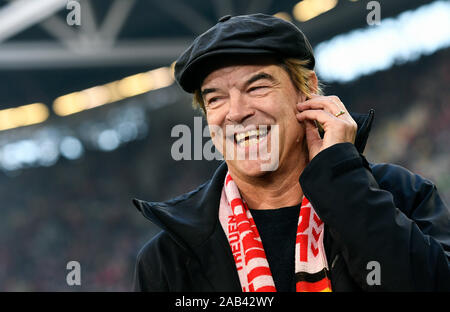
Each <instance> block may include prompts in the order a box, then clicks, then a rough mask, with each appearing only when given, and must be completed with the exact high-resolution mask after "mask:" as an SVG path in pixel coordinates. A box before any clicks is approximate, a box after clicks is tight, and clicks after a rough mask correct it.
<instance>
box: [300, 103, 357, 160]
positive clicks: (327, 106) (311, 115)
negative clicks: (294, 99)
mask: <svg viewBox="0 0 450 312" xmlns="http://www.w3.org/2000/svg"><path fill="white" fill-rule="evenodd" d="M297 108H298V110H299V113H297V114H296V115H297V119H298V121H299V122H304V123H305V129H306V142H307V144H308V148H309V160H312V159H313V158H314V157H315V156H316V155H317V154H318V153H319V152H321V151H323V150H324V149H326V148H328V147H330V146H332V145H334V144H337V143H344V142H350V143H352V144H354V143H355V138H356V130H357V127H358V126H357V124H356V122H355V121H354V120H353V118H352V117H351V116H350V114H349V113H348V111H347V109H346V108H345V106H344V104H343V103H342V102H341V100H340V99H339V98H338V97H337V96H333V95H332V96H319V95H313V96H312V97H311V98H310V99H309V100H306V101H304V102H301V103H298V104H297ZM342 112H343V113H342ZM314 121H317V122H319V123H320V124H321V125H322V127H323V130H324V131H325V134H324V136H323V139H321V138H320V135H319V132H318V130H317V127H316V124H315V123H314Z"/></svg>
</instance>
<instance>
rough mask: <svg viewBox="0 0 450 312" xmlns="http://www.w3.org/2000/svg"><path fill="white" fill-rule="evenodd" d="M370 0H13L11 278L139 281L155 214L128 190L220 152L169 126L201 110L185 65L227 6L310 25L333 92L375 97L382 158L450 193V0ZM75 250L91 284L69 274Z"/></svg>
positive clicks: (169, 189) (0, 3)
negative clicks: (194, 155)
mask: <svg viewBox="0 0 450 312" xmlns="http://www.w3.org/2000/svg"><path fill="white" fill-rule="evenodd" d="M368 2H369V1H358V0H354V1H350V0H339V1H338V0H320V1H316V0H303V1H301V2H298V1H294V0H276V1H275V0H247V1H234V0H209V1H206V0H189V1H188V0H166V1H160V0H114V1H113V0H91V1H88V0H79V1H77V3H79V5H80V8H81V20H80V21H81V24H80V25H73V26H69V25H68V22H67V20H68V14H70V13H71V12H75V11H74V10H75V9H76V8H75V7H76V4H74V1H66V0H39V1H38V0H16V1H7V0H0V199H1V204H0V290H1V291H79V290H81V291H128V290H131V289H132V276H133V269H134V261H135V257H136V254H137V252H138V250H139V249H140V248H141V247H142V245H143V244H144V243H145V242H146V241H147V240H149V239H150V238H151V237H152V236H153V235H154V234H155V233H156V232H157V231H158V229H156V228H155V227H154V226H153V225H152V224H150V223H149V222H148V221H147V220H146V219H144V218H143V217H142V216H141V215H140V214H139V213H138V211H137V210H136V209H135V208H134V207H133V206H132V203H131V199H132V198H134V197H137V198H141V199H147V200H152V201H159V200H165V199H168V198H170V197H172V196H175V195H178V194H180V193H183V192H186V191H189V190H191V189H192V188H193V187H195V186H196V185H197V184H199V183H201V182H204V181H205V180H207V179H208V178H209V176H210V174H211V172H212V171H213V170H214V169H215V168H216V166H217V165H218V162H217V161H207V160H195V161H175V160H173V159H172V157H171V146H172V144H173V142H174V141H176V140H177V138H173V137H171V129H172V128H173V127H174V126H175V125H177V124H187V125H190V126H192V125H193V121H194V118H193V116H201V114H200V113H199V112H195V111H193V110H192V109H191V106H190V102H191V100H190V96H189V95H187V94H185V93H183V92H182V91H181V89H180V88H179V87H178V86H177V85H176V83H174V81H173V76H172V66H173V62H174V61H175V60H176V58H177V56H178V55H179V54H180V53H181V52H182V51H183V50H184V49H185V48H186V47H187V45H188V44H189V42H190V41H191V40H192V39H193V38H194V36H195V35H198V34H200V33H202V32H203V31H205V30H206V29H207V28H209V27H210V26H212V25H213V24H214V23H215V22H216V21H217V19H218V18H220V17H221V16H223V15H226V14H233V15H237V14H247V13H256V12H261V13H267V14H276V15H277V16H280V17H282V18H285V19H288V20H291V21H292V22H294V23H296V24H297V25H299V26H300V27H301V28H302V29H303V30H304V32H305V33H306V34H307V36H308V37H309V38H310V40H311V43H312V44H313V46H314V48H315V51H316V55H317V63H318V66H317V71H318V74H319V78H321V79H322V81H323V82H324V84H325V86H326V87H325V92H326V93H327V94H336V95H338V96H339V97H340V98H341V99H342V101H343V102H344V103H345V104H346V106H347V107H348V108H349V110H352V111H356V112H367V111H368V110H369V109H370V108H373V109H375V123H374V126H373V131H372V135H371V137H370V139H369V142H368V146H367V149H366V153H365V154H366V156H367V158H368V159H369V161H372V162H393V163H396V164H399V165H402V166H405V167H407V168H408V169H410V170H412V171H414V172H417V173H419V174H421V175H423V176H425V177H428V178H429V179H431V180H432V181H433V182H435V183H436V184H437V185H438V189H439V190H440V193H441V195H442V197H443V198H444V199H445V200H446V202H447V203H449V202H450V174H449V173H450V158H449V156H448V155H449V151H450V144H449V143H450V106H449V102H450V88H449V86H450V49H449V46H450V3H449V1H422V0H395V1H392V0H380V1H377V3H379V4H380V9H381V11H380V12H381V23H380V24H379V25H368V22H367V15H368V14H369V13H370V12H373V10H371V9H367V4H368ZM372 4H373V2H372ZM375 5H376V3H375ZM74 8H75V9H74ZM205 124H206V123H204V125H205ZM71 260H75V261H78V262H80V264H81V282H82V284H81V286H72V287H71V286H68V285H67V283H66V274H67V273H68V271H67V270H66V264H67V263H68V262H69V261H71Z"/></svg>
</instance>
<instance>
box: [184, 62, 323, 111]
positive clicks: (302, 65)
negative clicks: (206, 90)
mask: <svg viewBox="0 0 450 312" xmlns="http://www.w3.org/2000/svg"><path fill="white" fill-rule="evenodd" d="M308 62H309V60H299V59H295V58H287V59H283V60H282V61H281V62H280V63H279V64H278V65H280V66H281V68H283V69H284V70H285V71H286V72H287V73H288V74H289V77H290V78H291V81H292V83H293V84H294V86H295V88H296V89H297V90H299V91H301V92H302V93H303V94H305V95H306V97H307V98H309V97H311V94H319V95H322V94H323V91H322V83H320V82H319V81H318V83H317V86H316V85H314V81H313V80H311V79H310V77H311V74H313V73H314V71H313V70H312V69H308V68H307V67H306V65H307V64H308ZM192 106H193V107H194V108H195V109H201V110H202V111H203V113H204V114H206V109H205V103H204V101H203V97H202V93H201V90H200V88H198V89H197V90H195V91H194V95H193V98H192Z"/></svg>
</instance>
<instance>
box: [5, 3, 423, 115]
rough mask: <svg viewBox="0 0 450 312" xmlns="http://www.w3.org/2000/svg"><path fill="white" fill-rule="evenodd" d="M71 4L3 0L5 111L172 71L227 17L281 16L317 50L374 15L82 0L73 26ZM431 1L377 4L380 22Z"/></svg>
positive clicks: (338, 7)
mask: <svg viewBox="0 0 450 312" xmlns="http://www.w3.org/2000/svg"><path fill="white" fill-rule="evenodd" d="M308 1H309V0H308ZM70 2H74V1H68V0H39V1H35V0H16V1H11V0H0V109H5V108H10V107H17V106H21V105H24V104H27V103H34V102H42V103H46V105H51V103H52V102H53V100H54V99H55V98H56V97H58V96H61V95H63V94H67V93H70V92H74V91H76V90H82V89H86V88H89V87H91V86H94V85H98V84H102V83H106V82H108V81H112V80H115V79H121V78H123V77H125V76H128V75H133V74H136V73H139V72H142V71H143V70H150V69H153V68H157V67H160V66H170V64H171V63H172V62H174V60H175V59H176V58H177V57H178V55H179V54H180V53H181V52H182V51H183V50H184V49H185V48H186V47H187V45H188V44H189V43H190V42H191V40H192V39H193V38H194V37H195V36H196V35H198V34H200V33H202V32H203V31H205V30H206V29H208V28H209V27H210V26H212V25H213V24H214V23H215V22H216V21H217V20H218V19H219V18H220V17H221V16H224V15H227V14H232V15H238V14H248V13H256V12H262V13H267V14H282V15H283V16H286V17H288V18H290V19H291V20H292V21H293V22H294V23H296V24H297V25H298V26H300V27H301V29H302V30H303V31H304V32H305V33H306V34H307V36H308V37H309V38H310V41H311V43H312V45H313V46H314V45H315V44H317V43H319V42H322V41H324V40H327V39H330V38H332V37H333V36H335V35H337V34H340V33H344V32H348V31H350V30H352V29H355V28H358V27H363V26H365V25H367V22H366V16H367V14H368V12H369V11H368V9H367V3H368V2H369V1H358V0H353V1H352V0H340V1H337V0H334V1H328V2H331V3H332V5H334V7H333V8H332V9H331V10H329V11H327V12H325V13H323V14H321V15H319V17H316V18H311V19H309V20H307V21H303V22H300V21H299V20H297V19H296V18H295V17H294V16H293V8H294V7H295V5H296V4H297V3H298V1H295V0H276V1H275V0H249V1H237V0H229V1H224V0H211V1H204V0H189V1H188V0H166V1H160V0H150V1H149V0H126V1H124V0H78V1H76V2H78V3H79V4H80V9H81V25H80V26H77V25H74V26H69V25H68V23H67V21H66V18H67V15H68V14H69V12H71V10H70V9H68V4H69V3H70ZM325 2H327V1H325ZM333 2H334V4H333ZM429 2H431V1H424V0H396V1H392V0H379V1H378V3H380V7H381V14H382V18H386V17H390V16H394V15H397V14H399V13H401V12H402V11H405V10H409V9H413V8H415V7H418V6H420V5H422V4H425V3H429Z"/></svg>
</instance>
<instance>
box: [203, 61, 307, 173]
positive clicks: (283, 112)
mask: <svg viewBox="0 0 450 312" xmlns="http://www.w3.org/2000/svg"><path fill="white" fill-rule="evenodd" d="M201 92H202V96H203V100H204V103H205V109H206V118H207V121H208V125H209V126H210V130H212V131H211V132H212V133H211V137H212V140H213V142H214V145H215V146H216V148H217V149H218V150H219V151H220V152H221V153H222V154H223V155H224V157H225V161H226V162H227V165H228V168H229V170H230V172H232V173H233V174H235V175H239V176H241V177H258V176H262V175H264V174H267V173H268V171H267V170H262V168H264V166H263V165H264V164H266V165H267V163H269V162H272V163H273V161H274V159H273V157H277V160H278V162H277V164H278V165H277V166H276V167H274V169H273V170H278V171H279V170H295V168H296V167H298V162H299V160H300V159H301V158H300V157H301V155H304V151H303V150H302V143H303V138H304V126H303V125H302V124H300V123H299V122H298V120H297V118H296V115H295V114H296V112H297V108H296V104H297V103H298V101H299V100H301V99H302V100H304V95H302V94H301V92H300V91H297V89H296V88H295V87H294V85H293V83H292V81H291V79H290V77H289V75H288V73H287V72H286V71H285V70H284V69H283V68H281V67H280V66H279V65H276V64H275V63H274V62H267V61H264V62H261V63H259V64H238V65H229V66H226V67H222V68H220V69H217V70H215V71H213V72H211V73H210V74H209V75H208V76H207V77H206V78H205V80H204V81H203V84H202V86H201ZM214 129H216V130H217V129H218V130H220V131H215V130H214ZM265 129H267V134H266V131H264V130H265ZM252 130H253V131H252ZM255 130H256V131H255ZM216 132H217V133H216ZM274 134H277V135H274ZM275 147H278V151H279V152H278V153H277V155H274V154H273V153H270V152H273V151H274V150H272V149H274V148H275ZM255 150H258V151H261V150H263V151H268V152H269V154H271V157H272V159H270V160H267V158H265V157H266V156H267V153H266V155H265V156H262V155H261V153H257V154H253V155H256V156H257V157H253V158H252V157H251V156H250V153H252V151H255ZM231 151H232V152H231ZM242 155H244V157H242Z"/></svg>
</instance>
